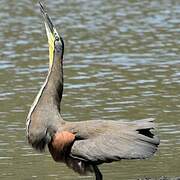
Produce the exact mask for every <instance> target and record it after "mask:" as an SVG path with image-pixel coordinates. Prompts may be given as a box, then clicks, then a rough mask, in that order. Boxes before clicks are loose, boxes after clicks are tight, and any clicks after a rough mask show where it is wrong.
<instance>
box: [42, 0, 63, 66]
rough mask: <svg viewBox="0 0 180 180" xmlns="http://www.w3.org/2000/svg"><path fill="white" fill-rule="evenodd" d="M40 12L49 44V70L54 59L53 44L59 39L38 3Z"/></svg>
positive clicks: (47, 16)
mask: <svg viewBox="0 0 180 180" xmlns="http://www.w3.org/2000/svg"><path fill="white" fill-rule="evenodd" d="M39 5H40V10H41V12H42V15H43V18H44V24H45V28H46V34H47V37H48V44H49V67H50V68H51V66H52V64H53V58H54V48H55V46H54V44H55V40H57V39H60V38H59V35H58V33H57V31H56V28H55V27H54V25H53V23H52V21H51V19H50V17H49V15H48V14H47V12H46V11H45V9H44V6H43V4H42V3H41V2H39Z"/></svg>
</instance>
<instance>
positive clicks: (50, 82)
mask: <svg viewBox="0 0 180 180" xmlns="http://www.w3.org/2000/svg"><path fill="white" fill-rule="evenodd" d="M62 53H63V52H62V50H61V49H59V48H55V50H54V60H53V64H52V67H51V68H50V69H49V75H48V77H47V78H48V79H47V84H46V88H45V90H44V93H45V96H47V97H46V98H49V100H50V102H52V103H53V105H54V106H56V107H57V108H58V109H59V108H60V102H61V99H62V94H63V59H62V58H63V57H62ZM59 110H60V109H59Z"/></svg>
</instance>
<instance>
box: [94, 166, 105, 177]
mask: <svg viewBox="0 0 180 180" xmlns="http://www.w3.org/2000/svg"><path fill="white" fill-rule="evenodd" d="M93 169H94V173H95V176H96V180H103V176H102V174H101V172H100V170H99V168H98V167H97V166H96V165H93Z"/></svg>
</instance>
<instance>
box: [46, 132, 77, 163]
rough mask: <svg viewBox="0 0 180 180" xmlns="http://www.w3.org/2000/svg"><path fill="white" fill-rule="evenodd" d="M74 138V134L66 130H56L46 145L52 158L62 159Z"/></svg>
mask: <svg viewBox="0 0 180 180" xmlns="http://www.w3.org/2000/svg"><path fill="white" fill-rule="evenodd" d="M74 140H75V135H74V134H72V133H70V132H68V131H62V132H57V133H56V134H55V135H54V136H53V138H52V141H51V143H49V146H48V147H49V151H50V153H51V155H52V157H53V159H54V160H55V161H63V160H64V158H65V157H66V155H67V154H68V153H69V152H70V148H71V145H72V143H73V142H74Z"/></svg>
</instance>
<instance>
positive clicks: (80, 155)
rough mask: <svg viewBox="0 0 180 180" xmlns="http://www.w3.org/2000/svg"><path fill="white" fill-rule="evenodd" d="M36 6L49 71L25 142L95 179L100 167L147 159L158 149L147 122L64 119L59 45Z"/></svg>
mask: <svg viewBox="0 0 180 180" xmlns="http://www.w3.org/2000/svg"><path fill="white" fill-rule="evenodd" d="M40 7H41V11H42V13H43V17H44V19H45V26H46V31H47V35H48V41H49V46H50V49H49V51H50V67H49V71H48V75H47V78H46V80H45V82H44V84H43V86H42V88H41V90H40V92H39V93H38V95H37V97H36V99H35V101H34V103H33V105H32V107H31V109H30V111H29V114H28V117H27V137H28V141H29V143H30V144H31V145H32V146H33V147H34V148H35V149H37V150H40V151H43V150H44V149H45V147H46V145H48V148H49V152H50V153H51V155H52V157H53V159H54V160H55V161H57V162H64V163H65V164H66V165H67V166H68V167H70V168H72V169H73V170H74V171H76V172H78V173H79V174H86V173H87V172H89V171H90V172H92V171H94V172H95V175H96V180H102V175H101V173H100V171H99V169H98V167H97V165H99V164H102V163H105V162H106V163H109V162H112V161H117V160H121V159H144V158H148V157H151V156H152V155H153V154H154V153H155V152H156V150H157V147H158V145H159V138H158V137H157V136H155V135H154V134H153V133H152V132H151V130H152V129H154V123H153V120H152V119H145V120H138V121H133V122H127V121H122V120H121V121H110V120H109V121H105V120H96V121H82V122H67V121H64V120H63V118H62V117H61V114H60V102H61V98H62V93H63V53H64V42H63V39H62V38H61V37H60V36H59V35H58V34H57V31H56V29H55V27H54V26H53V24H52V22H51V20H50V18H49V16H48V15H47V13H46V12H45V10H44V7H43V5H42V4H41V3H40ZM51 55H52V56H51Z"/></svg>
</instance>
